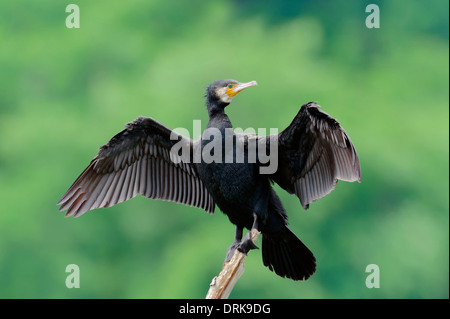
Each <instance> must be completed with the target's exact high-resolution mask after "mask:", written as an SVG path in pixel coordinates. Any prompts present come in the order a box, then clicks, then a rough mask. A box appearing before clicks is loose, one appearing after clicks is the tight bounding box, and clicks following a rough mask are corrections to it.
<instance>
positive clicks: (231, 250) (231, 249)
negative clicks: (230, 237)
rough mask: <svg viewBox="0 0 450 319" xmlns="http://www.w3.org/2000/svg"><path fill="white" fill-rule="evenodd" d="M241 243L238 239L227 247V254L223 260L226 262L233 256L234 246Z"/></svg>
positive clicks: (236, 246)
mask: <svg viewBox="0 0 450 319" xmlns="http://www.w3.org/2000/svg"><path fill="white" fill-rule="evenodd" d="M240 244H241V241H240V240H235V241H234V242H233V243H232V244H231V246H230V247H228V249H227V256H226V257H225V262H224V263H227V262H229V261H230V260H231V258H233V255H234V252H235V250H236V248H238V247H239V245H240Z"/></svg>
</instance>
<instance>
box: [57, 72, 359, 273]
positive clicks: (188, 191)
mask: <svg viewBox="0 0 450 319" xmlns="http://www.w3.org/2000/svg"><path fill="white" fill-rule="evenodd" d="M255 85H257V83H256V82H255V81H252V82H248V83H240V82H238V81H235V80H219V81H215V82H213V83H212V84H210V85H209V86H208V87H207V90H206V106H207V110H208V114H209V122H208V127H207V130H211V129H214V130H215V131H216V132H220V134H219V137H220V138H219V142H220V144H219V148H211V146H210V145H209V146H208V143H210V142H211V140H212V139H211V136H212V135H214V134H209V135H208V134H203V135H202V137H200V139H198V140H196V141H193V140H191V139H189V138H186V137H184V136H182V135H180V134H178V133H176V132H175V131H172V130H171V129H169V128H167V127H166V126H164V125H163V124H161V123H159V122H158V121H156V120H154V119H152V118H149V117H139V118H137V119H136V120H134V121H133V122H131V123H128V124H127V125H126V128H125V129H124V130H123V131H121V132H120V133H118V134H117V135H115V136H114V137H113V138H112V139H111V140H110V141H109V142H108V143H107V144H105V145H104V146H102V147H100V151H99V152H98V154H97V156H95V157H94V159H93V160H92V161H91V163H90V164H89V166H88V167H87V168H86V169H85V170H84V171H83V172H82V173H81V175H80V176H79V177H78V178H77V179H76V180H75V182H74V183H73V184H72V186H71V187H70V188H69V190H68V191H67V192H66V193H65V194H64V195H63V196H62V198H61V199H60V201H59V202H58V204H61V207H60V211H63V210H66V209H67V213H66V216H71V215H73V216H75V217H77V216H81V215H82V214H84V213H85V212H86V211H88V210H92V209H95V208H100V207H109V206H112V205H115V204H118V203H121V202H123V201H126V200H128V199H130V198H133V197H135V196H136V195H137V194H141V195H144V196H146V197H149V198H153V199H162V200H167V201H174V202H178V203H183V204H187V205H190V206H196V207H199V208H202V209H204V210H205V211H207V212H208V213H213V212H214V209H215V206H216V205H217V206H218V207H219V208H220V210H222V212H223V213H225V214H226V215H227V216H228V218H229V219H230V221H231V222H232V223H233V224H234V225H235V226H236V231H235V239H234V242H233V244H232V245H231V246H230V248H229V249H228V251H227V258H226V259H227V260H228V259H230V258H231V256H232V254H233V252H234V250H235V249H238V250H240V251H242V252H244V253H247V252H248V250H249V249H252V248H256V246H255V245H254V244H253V242H252V241H251V240H250V237H249V233H247V235H246V236H245V237H244V239H242V233H243V229H244V228H247V229H253V228H257V229H258V230H259V231H260V232H261V233H262V258H263V263H264V265H265V266H267V267H269V269H270V270H272V271H275V273H276V274H278V275H279V276H281V277H287V278H291V279H293V280H303V279H305V280H306V279H307V278H308V277H310V276H311V275H312V274H313V273H314V271H315V269H316V260H315V258H314V255H313V254H312V252H311V251H310V250H309V249H308V248H307V247H306V246H305V245H304V244H303V243H302V242H301V241H300V239H299V238H298V237H297V236H296V235H295V234H294V233H293V232H292V231H291V230H290V229H289V228H288V226H287V224H288V222H287V219H288V217H287V214H286V211H285V209H284V208H283V205H282V203H281V201H280V199H279V197H278V196H277V194H276V193H275V191H274V190H273V188H272V186H271V183H273V182H276V183H277V184H278V185H279V186H281V187H282V188H283V189H284V190H286V191H287V192H289V193H290V194H295V195H297V196H298V198H299V199H300V202H301V204H302V206H303V208H304V209H308V206H309V204H310V203H311V202H313V201H315V200H317V199H319V198H321V197H323V196H325V195H327V194H328V193H330V192H331V191H332V190H333V189H334V188H335V187H336V184H337V181H338V180H344V181H349V182H353V181H359V182H360V181H361V171H360V165H359V159H358V156H357V154H356V150H355V148H354V146H353V144H352V142H351V140H350V138H349V136H348V135H347V133H346V132H345V130H344V129H343V128H342V127H341V126H340V124H339V123H338V122H337V121H336V120H335V119H333V118H332V117H331V116H330V115H328V114H326V113H325V112H323V111H321V110H320V109H319V105H318V104H317V103H315V102H310V103H306V104H304V105H303V106H302V107H301V109H300V111H299V112H298V114H297V115H296V116H295V118H294V120H293V121H292V123H291V124H290V125H289V126H288V127H287V128H286V129H285V130H283V131H282V132H280V133H279V134H275V135H268V136H257V135H253V134H242V133H241V134H238V133H234V132H233V133H232V134H231V136H232V139H233V144H232V145H234V146H233V147H232V150H231V156H232V158H233V161H231V162H230V161H229V160H228V161H227V160H226V159H225V157H226V156H228V155H230V150H229V149H228V150H227V149H226V141H225V137H224V136H225V135H226V131H227V129H231V128H232V125H231V121H230V119H229V118H228V116H227V115H226V114H225V107H226V106H228V105H229V104H230V102H231V100H232V99H233V97H234V96H235V95H236V94H238V93H239V92H241V91H242V90H243V89H245V88H248V87H251V86H255ZM207 130H206V131H207ZM208 136H209V138H208ZM237 141H241V145H243V150H244V160H243V161H240V162H239V161H238V160H237V155H236V154H237V147H236V145H237ZM252 141H253V142H256V143H255V144H254V145H257V147H256V148H258V151H259V149H260V148H262V150H264V151H267V152H270V149H269V146H270V144H271V143H276V144H275V146H277V147H276V148H275V149H276V154H275V160H277V161H278V166H277V169H276V170H275V171H274V172H272V173H268V174H267V173H266V174H263V173H261V172H262V171H261V168H263V167H264V166H265V165H266V164H263V163H262V161H260V160H256V161H251V160H250V151H251V150H253V151H255V149H256V148H255V147H253V148H252V147H251V142H252ZM216 142H217V140H216ZM177 143H179V144H178V147H175V146H176V145H177ZM180 145H181V146H184V149H185V150H186V149H187V150H188V152H187V154H180V150H182V149H183V148H180ZM206 150H208V151H207V154H208V155H218V156H219V158H217V157H216V158H215V160H214V161H206V160H205V159H204V158H203V156H202V157H201V159H200V160H197V161H196V160H195V154H199V153H198V152H199V151H200V152H204V151H206ZM196 152H197V153H196ZM215 152H217V154H214V153H215ZM202 154H203V153H202ZM205 154H206V153H205ZM266 154H267V153H266ZM272 155H273V154H272Z"/></svg>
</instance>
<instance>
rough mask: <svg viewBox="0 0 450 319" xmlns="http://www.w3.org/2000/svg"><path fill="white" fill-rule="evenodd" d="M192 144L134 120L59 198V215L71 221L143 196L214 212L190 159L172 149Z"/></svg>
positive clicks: (154, 124) (149, 121) (150, 122)
mask: <svg viewBox="0 0 450 319" xmlns="http://www.w3.org/2000/svg"><path fill="white" fill-rule="evenodd" d="M178 142H180V143H182V145H184V146H186V147H187V148H189V150H190V153H189V154H193V148H194V143H195V142H193V141H192V140H191V139H189V138H186V137H184V136H182V135H179V134H177V133H175V132H174V131H172V130H171V129H169V128H167V127H166V126H164V125H163V124H161V123H159V122H157V121H156V120H154V119H152V118H147V117H139V118H137V119H136V120H134V121H133V122H131V123H128V124H127V125H126V128H125V129H124V130H123V131H121V132H120V133H118V134H117V135H115V136H114V137H113V138H112V139H111V140H110V141H109V142H108V143H107V144H106V145H104V146H102V147H101V148H100V151H99V152H98V154H97V156H95V158H94V159H93V160H92V161H91V163H90V164H89V166H88V167H87V168H86V169H85V170H84V171H83V173H81V175H80V176H79V177H78V178H77V179H76V180H75V182H74V183H73V184H72V186H71V187H70V188H69V190H68V191H67V192H66V193H65V194H64V195H63V196H62V198H61V199H60V200H59V202H58V205H61V207H60V211H63V210H66V209H67V210H68V211H67V213H66V216H71V215H74V216H75V217H77V216H80V215H82V214H84V213H85V212H86V211H88V210H92V209H95V208H100V207H109V206H112V205H115V204H118V203H121V202H123V201H126V200H128V199H130V198H133V197H135V196H136V195H137V194H142V195H144V196H146V197H149V198H153V199H162V200H167V201H174V202H178V203H182V204H186V205H190V206H195V207H199V208H202V209H204V210H205V211H207V212H208V213H213V212H214V208H215V203H214V200H213V198H212V197H211V195H210V194H209V192H208V190H207V189H206V187H205V186H204V185H203V183H202V181H201V180H200V178H199V177H198V174H197V171H196V168H195V166H194V165H193V164H192V160H190V159H191V158H189V156H188V157H186V154H184V155H185V156H180V154H178V152H177V151H174V148H173V146H174V145H175V144H176V143H178Z"/></svg>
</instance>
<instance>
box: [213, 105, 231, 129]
mask: <svg viewBox="0 0 450 319" xmlns="http://www.w3.org/2000/svg"><path fill="white" fill-rule="evenodd" d="M207 103H208V115H209V122H208V127H215V128H218V129H225V128H231V127H232V125H231V121H230V119H229V117H228V116H227V115H226V114H225V110H224V106H223V105H218V104H216V103H214V104H212V103H211V104H209V102H207Z"/></svg>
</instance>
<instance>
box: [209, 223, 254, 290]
mask: <svg viewBox="0 0 450 319" xmlns="http://www.w3.org/2000/svg"><path fill="white" fill-rule="evenodd" d="M259 234H261V233H260V232H259V231H257V230H256V229H253V230H252V231H251V237H252V241H253V242H256V240H257V239H258V236H259ZM245 257H247V255H246V254H244V253H241V252H240V251H238V250H237V249H236V251H235V252H234V255H233V257H232V258H231V259H230V261H229V262H227V263H225V264H224V265H223V268H222V271H221V272H220V274H219V275H218V276H215V277H214V278H213V279H212V281H211V283H210V284H209V290H208V293H207V294H206V299H227V298H228V296H229V295H230V293H231V291H232V290H233V287H234V285H235V284H236V282H237V281H238V279H239V278H240V277H241V275H242V274H243V272H244V259H245Z"/></svg>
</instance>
